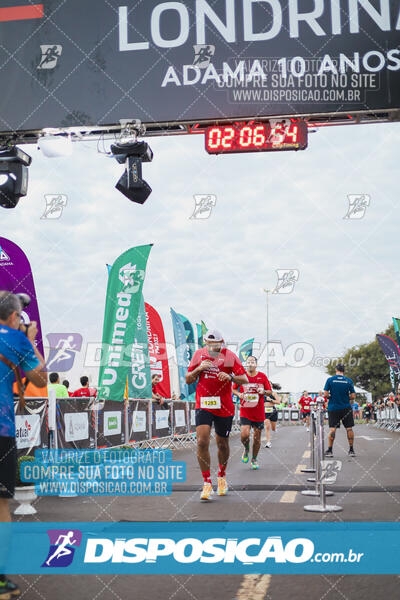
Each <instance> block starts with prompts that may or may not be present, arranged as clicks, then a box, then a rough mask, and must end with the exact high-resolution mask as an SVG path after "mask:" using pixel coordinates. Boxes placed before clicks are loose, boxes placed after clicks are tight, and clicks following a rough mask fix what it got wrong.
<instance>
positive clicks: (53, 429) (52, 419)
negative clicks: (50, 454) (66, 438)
mask: <svg viewBox="0 0 400 600" xmlns="http://www.w3.org/2000/svg"><path fill="white" fill-rule="evenodd" d="M48 400H49V408H48V413H47V419H48V424H49V440H48V441H49V449H50V448H58V438H57V416H56V415H57V400H56V391H55V390H49V391H48Z"/></svg>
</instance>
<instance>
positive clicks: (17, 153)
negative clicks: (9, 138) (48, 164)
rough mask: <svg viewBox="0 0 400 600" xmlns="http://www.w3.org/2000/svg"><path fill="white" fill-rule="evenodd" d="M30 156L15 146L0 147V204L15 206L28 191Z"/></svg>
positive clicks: (6, 206)
mask: <svg viewBox="0 0 400 600" xmlns="http://www.w3.org/2000/svg"><path fill="white" fill-rule="evenodd" d="M31 162H32V158H31V157H30V156H29V154H27V153H26V152H24V151H23V150H21V149H20V148H17V146H12V147H4V146H3V147H0V206H2V207H3V208H15V207H16V206H17V204H18V201H19V199H20V198H21V197H22V196H26V194H27V192H28V166H29V165H30V164H31Z"/></svg>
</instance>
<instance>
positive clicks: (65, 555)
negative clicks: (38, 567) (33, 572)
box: [42, 529, 82, 567]
mask: <svg viewBox="0 0 400 600" xmlns="http://www.w3.org/2000/svg"><path fill="white" fill-rule="evenodd" d="M47 535H48V536H49V539H50V549H49V553H48V555H47V558H46V560H45V561H44V563H43V564H42V567H68V566H69V565H70V564H71V563H72V561H73V558H74V554H75V548H76V547H78V546H80V545H81V541H82V532H81V531H80V530H79V529H49V530H48V531H47Z"/></svg>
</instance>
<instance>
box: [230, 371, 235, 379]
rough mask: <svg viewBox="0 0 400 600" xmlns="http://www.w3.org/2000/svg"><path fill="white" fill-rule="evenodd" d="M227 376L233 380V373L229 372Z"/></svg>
mask: <svg viewBox="0 0 400 600" xmlns="http://www.w3.org/2000/svg"><path fill="white" fill-rule="evenodd" d="M229 377H230V378H231V381H233V378H234V377H235V376H234V375H233V373H230V374H229Z"/></svg>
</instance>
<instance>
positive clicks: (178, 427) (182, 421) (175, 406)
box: [172, 402, 189, 435]
mask: <svg viewBox="0 0 400 600" xmlns="http://www.w3.org/2000/svg"><path fill="white" fill-rule="evenodd" d="M186 404H187V402H173V403H172V415H173V428H174V435H183V434H185V433H188V431H189V430H188V420H187V411H186Z"/></svg>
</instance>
